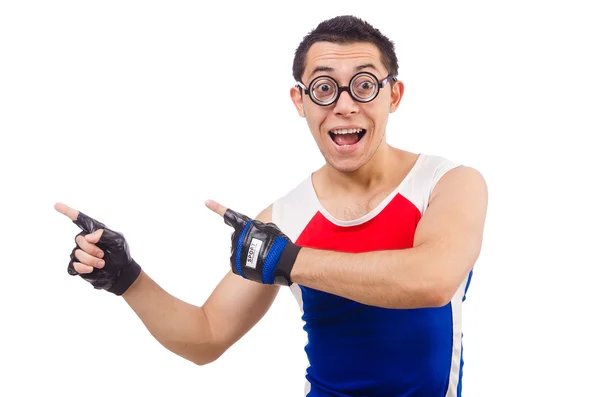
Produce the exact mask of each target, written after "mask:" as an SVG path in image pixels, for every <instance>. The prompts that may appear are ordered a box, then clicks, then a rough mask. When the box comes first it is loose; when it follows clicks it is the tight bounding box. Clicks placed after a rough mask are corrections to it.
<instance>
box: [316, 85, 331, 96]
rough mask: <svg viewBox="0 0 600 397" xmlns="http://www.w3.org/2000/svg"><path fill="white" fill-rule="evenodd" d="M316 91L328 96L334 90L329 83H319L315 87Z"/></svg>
mask: <svg viewBox="0 0 600 397" xmlns="http://www.w3.org/2000/svg"><path fill="white" fill-rule="evenodd" d="M315 89H316V90H317V91H319V92H321V93H323V94H327V93H328V92H330V91H331V90H333V86H332V85H331V84H329V83H319V84H317V85H316V86H315Z"/></svg>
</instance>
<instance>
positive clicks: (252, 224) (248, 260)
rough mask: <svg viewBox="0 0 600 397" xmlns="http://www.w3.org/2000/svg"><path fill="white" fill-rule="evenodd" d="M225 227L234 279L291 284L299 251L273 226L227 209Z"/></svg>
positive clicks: (298, 248)
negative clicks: (229, 244) (235, 275)
mask: <svg viewBox="0 0 600 397" xmlns="http://www.w3.org/2000/svg"><path fill="white" fill-rule="evenodd" d="M223 219H224V220H225V223H226V224H228V225H229V226H231V227H233V228H234V229H235V231H234V232H233V234H232V235H231V258H230V262H231V269H232V270H233V272H234V273H235V274H237V275H240V276H242V277H244V278H246V279H249V280H252V281H256V282H258V283H262V284H279V285H286V286H289V285H291V284H292V280H291V278H290V274H291V272H292V267H293V266H294V262H295V261H296V257H297V256H298V252H299V251H300V247H299V246H297V245H296V244H294V243H292V242H291V240H290V239H289V238H288V237H287V236H286V235H285V234H283V232H282V231H281V230H279V228H278V227H277V226H276V225H275V224H274V223H263V222H260V221H257V220H252V219H250V218H248V217H247V216H245V215H242V214H239V213H237V212H235V211H233V210H231V209H228V210H227V211H226V212H225V215H224V216H223Z"/></svg>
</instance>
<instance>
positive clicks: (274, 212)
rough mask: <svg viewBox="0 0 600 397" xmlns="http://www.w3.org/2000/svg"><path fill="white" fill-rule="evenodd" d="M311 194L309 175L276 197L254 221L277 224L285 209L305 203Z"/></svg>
mask: <svg viewBox="0 0 600 397" xmlns="http://www.w3.org/2000/svg"><path fill="white" fill-rule="evenodd" d="M311 193H312V181H311V175H308V176H307V177H306V178H304V179H303V180H301V181H300V182H297V183H296V184H295V185H294V186H293V187H292V188H291V189H290V190H288V191H287V192H285V193H284V194H283V195H281V196H279V197H277V198H276V199H275V200H274V201H273V202H272V203H271V204H270V205H269V206H268V207H266V208H265V209H263V210H262V211H261V212H260V213H259V214H258V216H257V217H256V219H258V220H260V221H261V222H274V223H278V222H279V220H280V217H281V214H282V212H283V211H284V208H285V207H288V206H290V205H293V204H300V203H303V204H305V203H307V202H309V201H310V198H311Z"/></svg>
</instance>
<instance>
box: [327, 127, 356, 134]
mask: <svg viewBox="0 0 600 397" xmlns="http://www.w3.org/2000/svg"><path fill="white" fill-rule="evenodd" d="M361 131H362V129H361V128H350V129H344V130H331V133H332V134H357V133H359V132H361Z"/></svg>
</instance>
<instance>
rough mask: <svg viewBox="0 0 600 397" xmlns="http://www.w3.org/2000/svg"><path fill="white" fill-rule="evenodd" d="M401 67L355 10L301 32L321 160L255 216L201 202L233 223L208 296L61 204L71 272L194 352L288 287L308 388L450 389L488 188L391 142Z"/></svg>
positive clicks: (187, 353)
mask: <svg viewBox="0 0 600 397" xmlns="http://www.w3.org/2000/svg"><path fill="white" fill-rule="evenodd" d="M397 69H398V64H397V59H396V55H395V53H394V46H393V44H392V43H391V42H390V41H389V40H388V39H387V38H386V37H385V36H383V35H382V34H381V33H380V32H379V31H378V30H376V29H374V28H373V27H372V26H370V25H369V24H367V23H365V22H363V21H361V20H359V19H357V18H354V17H347V16H344V17H337V18H333V19H331V20H328V21H325V22H323V23H321V24H320V25H319V26H318V27H317V28H316V29H315V30H313V31H312V32H311V33H310V34H309V35H307V36H306V37H305V38H304V40H303V41H302V43H301V44H300V46H299V47H298V49H297V51H296V57H295V60H294V66H293V72H294V78H295V79H296V80H297V86H295V87H293V88H292V89H291V91H290V94H291V99H292V102H293V104H294V106H295V107H296V109H297V111H298V114H299V115H300V116H301V117H304V118H306V121H307V124H308V127H309V129H310V131H311V133H312V135H313V137H314V139H315V141H316V143H317V145H318V147H319V149H320V151H321V153H322V154H323V157H324V158H325V165H324V166H323V167H322V168H320V169H318V170H316V171H315V172H313V173H311V174H310V175H308V176H307V178H306V179H305V180H303V181H301V183H299V184H298V185H297V187H296V188H294V189H293V190H292V191H290V192H289V193H288V194H286V195H285V196H284V197H281V198H279V199H278V200H275V201H274V202H273V203H272V204H271V205H269V206H268V207H267V208H265V209H264V210H263V211H262V212H261V213H260V214H259V215H258V216H257V217H256V219H255V220H252V219H250V218H248V217H246V216H244V215H241V214H239V213H236V212H234V211H232V210H230V209H227V208H225V207H223V206H222V205H220V204H218V203H216V202H213V201H208V202H207V206H208V207H209V208H210V209H211V210H213V211H215V212H216V213H218V214H219V215H222V216H223V217H224V219H225V222H226V223H228V224H229V225H231V226H232V227H233V228H234V229H235V231H234V233H233V235H232V255H231V271H230V272H229V273H228V274H227V275H226V276H225V278H224V279H223V280H222V281H221V282H220V283H219V285H218V286H217V287H216V289H215V290H214V292H213V293H212V294H211V296H210V297H209V298H208V300H207V301H206V302H205V304H204V305H203V306H202V307H196V306H193V305H190V304H188V303H185V302H182V301H180V300H178V299H176V298H175V297H173V296H171V295H169V294H168V293H167V292H165V291H164V290H163V289H162V288H161V287H160V286H159V285H158V284H156V283H155V282H154V281H153V280H151V279H150V277H148V276H147V275H146V274H145V273H144V272H143V271H142V270H141V268H140V266H139V265H137V263H135V261H133V259H132V258H131V257H130V256H129V251H128V248H127V243H126V241H125V240H124V239H123V237H122V236H121V235H119V234H118V233H115V232H113V231H112V230H110V229H107V228H106V227H105V226H104V225H103V224H101V223H99V222H97V221H95V220H93V219H92V218H89V217H87V216H86V215H84V214H82V213H80V212H78V211H76V210H73V209H71V208H69V207H67V206H65V205H64V204H57V205H56V209H57V210H58V211H60V212H62V213H64V214H65V215H67V216H69V217H70V218H71V219H72V220H73V221H74V222H75V223H76V224H77V225H79V226H80V227H81V228H82V229H83V232H82V233H80V234H79V235H78V236H77V238H76V242H77V246H76V247H75V249H74V250H73V252H72V254H71V262H70V263H69V272H70V273H71V274H73V275H75V274H79V275H80V276H81V277H82V278H84V279H86V280H88V281H89V282H90V283H92V285H94V287H95V288H102V289H106V290H108V291H110V292H113V293H115V294H117V295H122V296H123V298H124V299H125V301H126V302H127V303H128V304H129V305H130V306H131V308H132V309H133V310H134V311H135V312H136V313H137V315H138V316H139V317H140V319H141V320H142V321H143V322H144V324H145V325H146V327H147V328H148V330H149V331H150V332H151V333H152V335H153V336H154V337H155V338H156V339H157V340H158V341H159V342H160V343H162V344H163V345H164V346H165V347H166V348H168V349H170V350H171V351H173V352H174V353H176V354H178V355H180V356H182V357H184V358H186V359H188V360H191V361H193V362H194V363H197V364H207V363H210V362H212V361H214V360H216V359H217V358H218V357H219V356H220V355H222V354H223V353H224V352H225V351H226V350H227V349H228V348H229V347H230V346H231V345H233V344H234V343H235V342H236V341H237V340H239V339H240V338H241V337H242V336H243V335H244V334H245V333H246V332H248V330H250V329H251V328H252V327H253V326H254V325H255V324H256V323H257V322H258V321H259V320H260V319H261V318H262V316H263V315H264V314H265V313H266V311H267V310H268V309H269V307H270V306H271V304H272V302H273V300H274V299H275V296H276V294H277V292H278V290H279V289H280V288H281V286H284V288H289V289H290V290H291V291H292V292H293V293H294V295H295V296H296V298H297V300H298V302H299V304H300V307H301V310H302V313H303V319H304V321H305V322H306V326H305V329H306V331H307V334H308V342H309V343H308V344H307V346H306V353H307V355H308V359H309V362H310V366H309V368H308V369H307V376H306V378H307V390H306V392H307V395H309V396H313V397H316V396H351V395H353V396H354V395H369V396H428V397H433V396H436V397H438V396H439V397H442V396H460V394H461V377H462V344H461V342H462V328H461V304H462V301H463V299H464V296H465V293H466V290H467V287H468V283H469V281H470V277H471V271H472V268H473V266H474V264H475V262H476V260H477V258H478V255H479V251H480V247H481V242H482V235H483V227H484V222H485V217H486V211H487V188H486V184H485V181H484V179H483V178H482V176H481V175H480V173H479V172H477V171H476V170H475V169H473V168H470V167H466V166H461V165H459V164H455V163H453V162H451V161H449V160H447V159H445V158H443V157H440V156H434V155H426V154H415V153H410V152H407V151H404V150H400V149H397V148H394V147H391V146H390V145H388V144H387V143H386V138H385V137H386V124H387V120H388V117H389V115H390V113H393V112H394V111H395V110H396V109H397V108H398V106H399V105H400V101H401V99H402V94H403V84H402V83H401V82H400V81H397V80H396V78H395V77H396V75H397ZM99 258H103V259H104V261H100V262H99ZM233 319H235V320H233ZM165 320H166V321H165ZM232 320H233V321H234V322H232Z"/></svg>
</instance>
